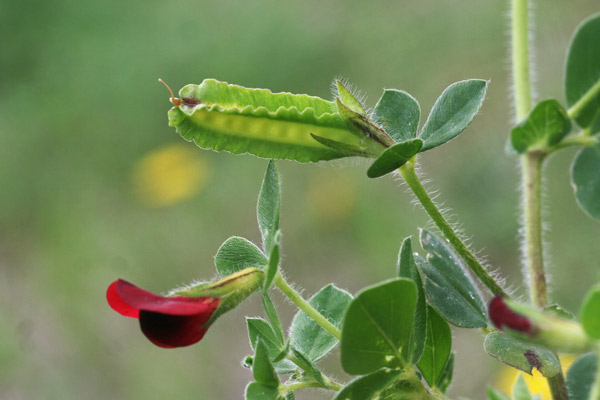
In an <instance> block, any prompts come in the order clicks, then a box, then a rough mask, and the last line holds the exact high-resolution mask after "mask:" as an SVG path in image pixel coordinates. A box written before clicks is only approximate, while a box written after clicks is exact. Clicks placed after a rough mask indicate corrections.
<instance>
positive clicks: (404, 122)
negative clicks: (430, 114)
mask: <svg viewBox="0 0 600 400" xmlns="http://www.w3.org/2000/svg"><path fill="white" fill-rule="evenodd" d="M373 112H374V114H375V116H376V117H377V122H378V123H379V125H381V127H383V129H385V131H386V132H387V133H388V135H390V136H391V137H392V139H394V140H395V141H396V142H398V143H399V142H404V141H406V140H409V139H414V138H415V137H416V136H417V129H418V128H419V119H420V118H421V108H420V107H419V102H417V100H416V99H415V98H414V97H412V96H411V95H410V94H408V93H406V92H404V91H402V90H396V89H385V90H384V91H383V95H382V96H381V98H380V99H379V101H378V102H377V105H376V106H375V110H373Z"/></svg>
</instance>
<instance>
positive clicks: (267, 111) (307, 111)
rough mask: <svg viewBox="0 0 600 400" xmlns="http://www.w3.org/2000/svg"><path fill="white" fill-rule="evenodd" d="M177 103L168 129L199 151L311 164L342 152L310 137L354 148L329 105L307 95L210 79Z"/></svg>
mask: <svg viewBox="0 0 600 400" xmlns="http://www.w3.org/2000/svg"><path fill="white" fill-rule="evenodd" d="M179 96H180V97H181V100H182V104H181V105H180V106H177V107H173V108H171V110H170V111H169V126H173V127H175V128H176V130H177V132H178V133H179V134H180V135H181V136H182V137H183V138H184V139H186V140H188V141H194V142H195V143H196V144H197V145H198V146H199V147H201V148H203V149H210V150H215V151H228V152H230V153H234V154H246V153H250V154H253V155H255V156H258V157H262V158H272V159H287V160H295V161H299V162H315V161H322V160H332V159H335V158H340V157H345V156H346V154H344V153H341V152H339V151H336V150H333V149H331V148H327V147H325V146H323V145H321V144H320V143H319V142H317V141H315V140H314V139H313V138H312V137H311V136H310V134H311V133H313V134H315V135H317V136H321V137H324V138H327V139H331V140H335V141H338V142H342V143H347V144H349V145H355V146H359V147H360V144H361V137H359V136H357V135H356V133H355V132H352V131H351V130H349V128H348V126H347V125H346V122H345V121H344V120H343V119H342V118H340V116H339V115H338V114H337V112H336V106H335V104H334V103H333V102H330V101H327V100H323V99H321V98H318V97H314V96H308V95H298V94H291V93H272V92H271V91H269V90H267V89H250V88H244V87H241V86H237V85H230V84H228V83H226V82H219V81H217V80H214V79H205V80H204V81H203V82H202V83H201V84H200V85H187V86H185V87H183V88H182V89H181V90H180V91H179Z"/></svg>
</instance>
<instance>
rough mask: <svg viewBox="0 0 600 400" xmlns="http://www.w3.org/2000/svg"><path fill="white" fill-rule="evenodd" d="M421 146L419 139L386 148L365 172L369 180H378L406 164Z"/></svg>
mask: <svg viewBox="0 0 600 400" xmlns="http://www.w3.org/2000/svg"><path fill="white" fill-rule="evenodd" d="M422 146H423V141H422V140H421V139H411V140H407V141H405V142H402V143H398V144H395V145H393V146H392V147H388V148H387V149H385V150H384V151H383V153H381V154H380V155H379V157H377V159H376V160H375V161H373V164H371V166H370V167H369V169H368V170H367V176H368V177H369V178H379V177H380V176H383V175H385V174H387V173H390V172H392V171H395V170H396V169H398V168H400V167H401V166H403V165H404V164H406V163H407V162H408V161H409V160H410V159H411V158H413V156H414V155H415V154H417V153H418V152H419V150H420V149H421V147H422Z"/></svg>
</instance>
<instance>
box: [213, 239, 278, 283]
mask: <svg viewBox="0 0 600 400" xmlns="http://www.w3.org/2000/svg"><path fill="white" fill-rule="evenodd" d="M265 265H267V258H266V257H265V255H264V254H263V253H262V251H260V249H259V248H258V247H256V245H255V244H254V243H252V242H250V241H249V240H248V239H244V238H243V237H238V236H233V237H230V238H229V239H227V240H226V241H225V242H224V243H223V244H222V245H221V247H219V250H217V255H216V256H215V266H216V267H217V271H218V272H219V275H220V276H221V277H226V276H228V275H231V274H233V273H236V272H238V271H241V270H243V269H246V268H250V267H256V268H265Z"/></svg>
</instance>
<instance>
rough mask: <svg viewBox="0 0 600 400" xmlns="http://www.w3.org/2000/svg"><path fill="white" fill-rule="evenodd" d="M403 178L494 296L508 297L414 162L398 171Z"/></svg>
mask: <svg viewBox="0 0 600 400" xmlns="http://www.w3.org/2000/svg"><path fill="white" fill-rule="evenodd" d="M398 171H399V172H400V175H402V178H404V180H405V181H406V183H407V184H408V186H409V187H410V189H411V190H412V191H413V193H414V194H415V196H416V197H417V199H418V200H419V202H420V203H421V205H422V206H423V208H424V209H425V211H426V212H427V214H429V216H430V217H431V219H432V220H433V222H435V224H436V225H437V227H438V228H439V229H440V231H442V234H443V235H444V236H445V237H446V239H448V241H449V242H450V244H451V245H452V246H453V247H454V249H455V250H456V251H457V253H458V254H459V255H460V256H461V257H462V258H463V259H464V260H465V262H466V263H467V265H468V266H469V268H470V269H471V271H473V273H474V274H475V275H477V277H478V278H479V279H480V280H481V282H483V284H484V285H485V286H487V287H488V288H489V289H490V291H491V292H492V293H493V294H494V295H500V296H505V297H508V294H506V292H505V291H504V289H502V287H501V286H500V285H499V284H498V283H497V282H496V281H495V280H494V278H492V276H491V275H490V274H489V273H488V272H487V270H486V269H485V268H484V267H483V265H481V263H480V262H479V260H477V257H475V255H474V254H473V253H472V252H471V251H470V250H469V248H468V247H467V245H466V244H465V243H464V242H463V241H462V240H461V239H460V237H458V235H457V234H456V232H455V231H454V229H452V226H451V225H450V224H449V223H448V221H446V219H445V218H444V215H443V214H442V213H441V211H440V210H439V209H438V208H437V206H436V205H435V203H434V202H433V200H432V199H431V197H429V194H428V193H427V191H426V190H425V188H424V187H423V185H422V184H421V181H420V180H419V177H418V176H417V173H416V172H415V168H414V161H410V162H408V163H406V164H404V165H403V166H402V167H400V169H399V170H398Z"/></svg>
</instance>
